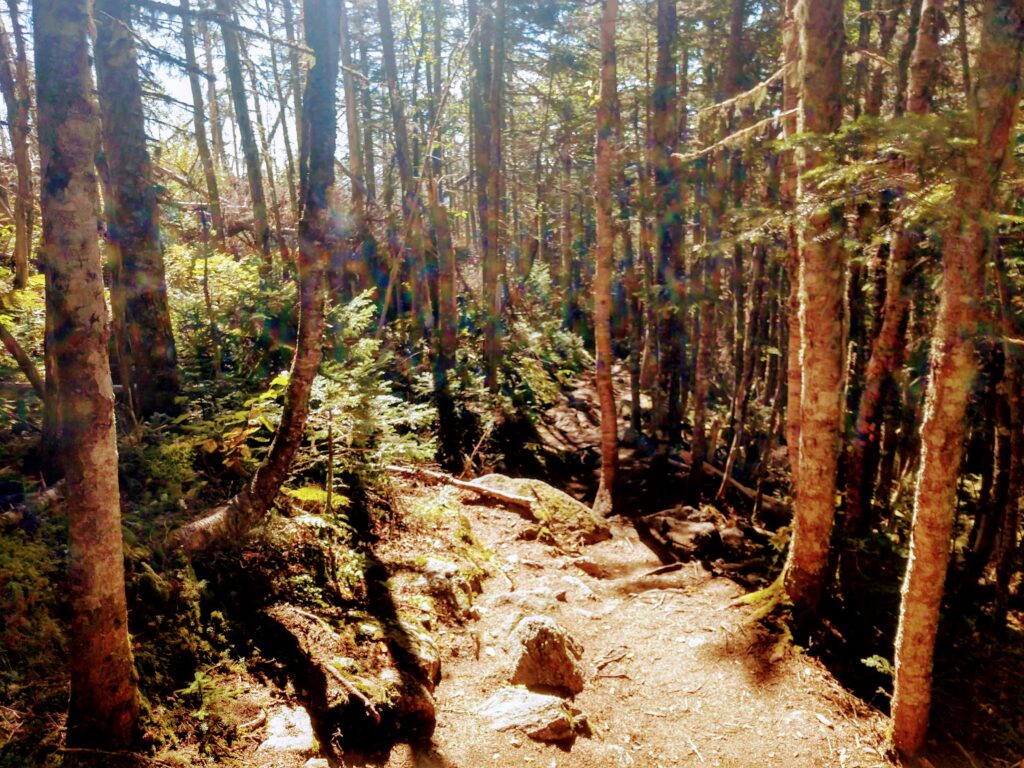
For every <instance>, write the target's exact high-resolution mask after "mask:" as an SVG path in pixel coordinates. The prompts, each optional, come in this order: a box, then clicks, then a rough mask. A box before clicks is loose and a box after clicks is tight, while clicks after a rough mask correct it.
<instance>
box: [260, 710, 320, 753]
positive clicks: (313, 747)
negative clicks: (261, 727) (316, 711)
mask: <svg viewBox="0 0 1024 768" xmlns="http://www.w3.org/2000/svg"><path fill="white" fill-rule="evenodd" d="M257 751H258V752H279V753H288V754H292V755H301V756H303V757H306V756H309V755H315V754H316V753H317V752H319V751H320V750H319V749H318V748H317V744H316V736H315V735H313V723H312V721H311V720H310V719H309V713H308V712H307V711H306V710H305V709H303V708H302V707H283V708H281V709H279V710H277V711H275V712H272V713H271V714H270V715H269V716H268V717H267V738H266V739H265V740H264V741H263V743H262V744H260V746H259V749H258V750H257Z"/></svg>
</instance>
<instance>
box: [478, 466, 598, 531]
mask: <svg viewBox="0 0 1024 768" xmlns="http://www.w3.org/2000/svg"><path fill="white" fill-rule="evenodd" d="M473 482H474V484H476V485H482V486H483V487H484V488H490V489H492V490H495V491H505V492H506V493H514V494H516V495H517V496H525V497H527V498H528V499H532V500H533V509H532V515H531V516H532V518H533V519H534V520H536V521H537V522H538V523H539V524H540V527H541V529H542V530H543V531H544V532H545V533H546V535H547V536H550V537H553V538H554V539H555V540H557V541H562V542H565V543H575V542H581V543H583V544H596V543H597V542H599V541H605V540H607V539H610V538H611V536H612V534H611V530H610V529H609V527H608V523H607V522H606V521H605V520H604V518H602V517H601V516H600V515H596V514H594V512H593V510H591V509H590V507H588V506H587V505H586V504H584V503H583V502H581V501H577V500H576V499H574V498H573V497H572V496H570V495H569V494H567V493H565V492H564V491H560V490H558V489H557V488H554V487H552V486H550V485H548V484H547V483H545V482H544V481H542V480H533V479H530V478H519V477H507V476H506V475H484V476H483V477H480V478H477V479H476V480H474V481H473Z"/></svg>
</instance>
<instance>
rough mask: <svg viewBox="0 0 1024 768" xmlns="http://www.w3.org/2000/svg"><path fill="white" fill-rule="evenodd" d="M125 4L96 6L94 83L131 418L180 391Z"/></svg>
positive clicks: (165, 406) (164, 406)
mask: <svg viewBox="0 0 1024 768" xmlns="http://www.w3.org/2000/svg"><path fill="white" fill-rule="evenodd" d="M130 21H131V5H130V3H129V2H128V0H98V1H97V2H96V44H95V51H94V53H95V59H96V80H97V83H96V84H97V92H98V93H99V100H100V110H101V112H102V116H103V121H102V122H103V149H104V156H105V161H106V164H107V168H108V169H109V174H110V188H111V192H112V193H113V198H114V199H113V201H112V202H113V205H112V206H108V207H109V208H110V209H111V212H112V217H111V219H110V220H109V221H108V222H107V228H108V234H109V237H110V239H111V240H112V241H113V242H114V243H115V244H116V245H117V247H118V249H119V250H120V254H121V269H120V278H121V281H122V285H123V290H124V303H125V318H124V319H125V330H126V331H127V337H128V344H129V351H130V353H131V358H132V362H133V383H134V387H135V393H134V394H135V405H136V408H137V412H138V415H139V416H142V417H147V416H150V415H152V414H154V413H157V412H159V413H167V414H173V413H176V412H177V411H178V409H179V406H178V405H177V403H176V402H175V398H176V397H177V395H178V390H179V388H180V381H179V378H178V368H177V366H178V357H177V352H176V351H175V346H174V335H173V332H172V330H171V312H170V307H169V305H168V302H167V281H166V279H165V276H164V259H163V252H162V250H161V247H160V233H159V216H160V212H159V208H158V206H157V187H156V185H155V183H154V181H153V170H152V164H151V163H150V159H149V151H148V149H147V147H146V125H145V117H144V115H143V112H142V87H141V85H140V83H139V67H138V61H137V59H136V54H135V40H134V37H133V32H132V29H131V26H130Z"/></svg>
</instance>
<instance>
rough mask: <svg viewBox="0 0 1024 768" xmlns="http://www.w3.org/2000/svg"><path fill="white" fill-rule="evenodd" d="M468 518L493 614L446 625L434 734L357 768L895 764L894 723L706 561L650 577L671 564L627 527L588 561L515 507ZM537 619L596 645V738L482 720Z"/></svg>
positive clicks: (592, 681)
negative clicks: (483, 562) (889, 745)
mask: <svg viewBox="0 0 1024 768" xmlns="http://www.w3.org/2000/svg"><path fill="white" fill-rule="evenodd" d="M467 501H468V500H467ZM466 512H467V514H468V515H469V516H470V518H471V520H472V525H473V532H474V534H475V536H476V537H477V538H478V539H479V541H480V542H481V543H482V544H483V545H484V546H485V547H487V548H488V549H489V550H490V551H492V552H493V553H494V558H493V560H492V562H491V567H492V569H495V570H496V571H497V572H498V573H499V574H500V575H497V576H494V577H492V578H490V579H488V580H487V581H486V583H485V585H484V591H483V594H482V595H481V596H480V597H479V598H478V599H477V602H476V608H477V610H478V611H479V614H480V619H479V620H478V621H475V622H473V623H471V624H470V625H467V626H465V627H461V628H449V629H448V630H447V632H446V634H447V638H446V640H447V642H446V645H447V653H446V654H445V655H444V657H443V659H442V670H443V672H442V680H441V684H440V685H439V686H438V688H437V690H436V692H435V697H436V700H437V709H438V724H437V730H436V731H435V733H434V737H433V740H432V741H431V742H430V743H429V744H427V745H419V746H415V747H414V746H409V745H399V746H396V747H395V748H394V749H393V750H392V751H391V752H390V754H388V755H379V756H377V757H376V758H373V759H368V760H360V759H358V758H357V759H355V760H352V761H350V762H349V763H348V764H349V765H352V766H359V765H374V766H388V767H389V768H406V767H411V766H430V767H436V768H442V767H444V768H447V767H449V766H450V767H451V768H455V767H456V766H458V767H459V768H463V767H465V768H468V767H469V766H485V765H496V766H513V765H515V766H532V767H540V768H549V766H564V767H565V768H571V767H574V766H578V767H579V768H596V767H597V766H602V767H606V766H632V765H636V766H650V768H655V767H656V766H689V765H692V766H700V765H707V766H722V767H723V768H725V767H727V766H736V767H740V766H743V767H745V768H749V767H751V766H761V765H786V766H792V767H793V768H800V767H801V766H806V767H807V768H820V767H821V766H844V767H845V766H888V765H893V763H892V762H890V760H889V759H888V758H887V756H886V742H885V729H886V721H885V718H884V717H883V716H882V715H881V714H880V713H878V712H877V711H875V710H872V709H871V708H869V707H867V706H866V705H865V704H863V703H862V702H861V701H860V700H859V699H857V698H855V697H854V696H852V695H851V694H849V693H847V692H846V691H845V690H844V689H843V688H842V687H841V686H839V684H838V683H836V682H835V680H834V679H833V678H832V677H831V676H830V675H829V674H828V672H827V671H826V670H825V669H824V668H823V667H822V666H821V665H820V664H819V663H817V662H816V661H814V660H813V659H810V658H809V657H807V656H805V655H802V654H799V653H797V652H795V651H794V650H793V649H792V648H791V646H790V645H789V644H788V643H787V642H786V641H785V640H784V639H781V638H779V637H775V636H772V635H770V634H769V633H768V632H767V631H766V630H765V629H764V628H762V627H761V626H760V625H759V624H758V623H756V622H753V621H751V612H752V609H751V608H749V607H740V606H736V605H735V600H736V598H738V597H739V596H740V595H741V594H743V591H742V590H741V589H740V588H739V587H738V586H737V585H736V584H734V583H733V582H731V581H729V580H727V579H722V578H714V577H713V576H712V575H711V574H710V573H708V571H706V570H705V569H704V568H703V567H702V566H700V565H699V564H697V563H690V564H687V565H686V566H684V567H683V568H681V569H679V570H676V571H673V572H670V573H665V574H660V575H646V574H649V573H650V572H651V571H655V570H658V569H659V568H660V566H661V565H662V564H661V562H660V561H659V560H658V558H657V557H655V556H654V554H653V553H652V552H651V551H650V550H649V549H648V548H647V547H646V546H645V545H644V544H643V543H642V542H641V541H640V539H639V538H638V536H637V535H636V533H635V531H634V529H633V527H632V525H631V524H629V523H628V522H627V521H624V520H621V519H620V520H616V521H613V524H612V534H613V536H612V538H611V539H610V540H608V541H604V542H601V543H598V544H594V545H591V546H585V547H583V548H582V549H581V550H580V551H579V553H578V554H577V553H574V552H568V551H561V550H560V549H559V548H557V547H554V546H551V545H548V544H544V543H541V542H539V541H536V540H534V541H529V540H524V538H523V535H524V533H526V531H527V529H528V528H529V527H530V523H529V521H526V520H524V519H522V518H521V517H519V516H517V515H515V514H514V513H510V512H509V511H507V510H505V509H501V508H491V507H486V506H480V505H478V504H473V503H468V504H467V506H466ZM560 598H562V599H560ZM532 614H543V615H547V616H550V617H552V618H554V619H555V620H556V621H557V622H558V623H559V624H561V625H562V626H563V627H565V628H566V629H567V630H568V632H569V634H570V635H571V636H572V637H574V638H575V639H576V640H577V641H578V642H580V643H581V644H582V645H583V647H584V649H585V650H584V657H583V663H584V666H585V668H586V670H587V673H588V679H587V685H586V688H585V689H584V690H583V692H582V693H580V694H579V695H577V696H576V697H575V699H574V703H575V704H576V706H578V707H579V708H580V709H582V710H583V712H584V713H585V714H586V715H587V718H588V722H589V724H590V728H591V730H592V735H591V736H590V737H578V738H577V739H576V740H575V741H574V742H573V743H571V744H563V745H561V746H552V745H544V744H540V743H537V742H533V741H531V740H530V739H528V738H526V737H525V736H524V735H522V734H518V733H515V732H505V733H498V732H494V731H491V730H490V729H489V728H488V727H487V725H486V723H485V722H484V721H483V720H482V719H481V718H480V717H479V716H477V715H476V714H475V710H477V709H478V707H479V706H480V705H481V704H482V703H483V702H484V701H485V700H486V699H487V698H488V697H489V696H490V695H491V694H493V693H494V692H495V691H496V690H498V689H500V688H501V687H502V686H503V685H506V684H507V677H508V671H507V665H508V654H507V649H506V648H505V647H504V640H505V639H506V638H507V637H508V635H509V633H510V631H511V629H512V628H513V627H514V626H515V624H516V623H517V622H518V621H519V619H521V618H523V617H524V616H526V615H532ZM442 637H444V635H442Z"/></svg>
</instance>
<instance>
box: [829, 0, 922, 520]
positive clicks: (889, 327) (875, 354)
mask: <svg viewBox="0 0 1024 768" xmlns="http://www.w3.org/2000/svg"><path fill="white" fill-rule="evenodd" d="M941 13H942V0H923V8H922V10H921V18H920V25H919V33H918V35H917V36H916V41H917V44H916V46H915V48H914V53H913V55H912V57H911V61H910V63H909V72H910V81H909V83H908V86H907V87H908V93H907V110H908V111H909V112H910V113H911V114H914V115H926V114H928V113H929V112H930V111H931V100H932V91H933V89H934V86H935V82H936V77H937V75H938V70H939V63H940V50H939V37H940V35H941V33H942V24H941V18H940V17H941ZM920 240H921V233H920V232H919V231H918V230H917V229H916V228H903V229H900V230H898V231H897V232H896V234H895V236H894V237H893V239H892V243H891V245H890V248H889V262H888V265H887V267H886V275H885V300H884V303H883V306H882V327H881V328H880V329H879V332H878V334H877V335H876V336H875V338H874V340H873V341H872V344H871V354H870V357H869V358H868V364H867V367H866V369H865V372H864V389H863V390H862V392H861V395H860V403H859V407H858V409H857V425H856V427H855V429H854V433H853V443H852V445H851V446H850V453H849V457H848V460H847V471H846V519H845V521H844V529H845V530H846V532H847V533H848V534H851V535H854V536H860V535H862V534H864V533H865V531H866V530H867V527H868V525H869V524H870V522H871V519H872V517H871V514H870V511H871V486H872V481H873V480H874V477H875V470H876V469H877V467H878V457H879V442H878V441H879V438H880V437H881V427H882V425H881V418H882V413H883V412H884V409H885V400H886V398H887V397H888V396H890V394H891V390H892V376H893V374H894V373H895V372H896V370H897V369H898V368H899V366H900V364H901V363H902V361H903V347H904V328H903V326H904V320H905V318H906V313H907V308H908V307H909V306H910V299H909V297H908V296H907V279H908V278H909V276H910V271H911V269H910V262H911V260H912V258H913V255H914V251H915V250H916V248H917V245H918V243H919V242H920Z"/></svg>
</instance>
